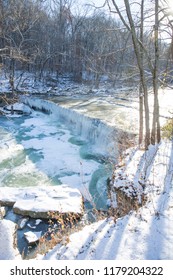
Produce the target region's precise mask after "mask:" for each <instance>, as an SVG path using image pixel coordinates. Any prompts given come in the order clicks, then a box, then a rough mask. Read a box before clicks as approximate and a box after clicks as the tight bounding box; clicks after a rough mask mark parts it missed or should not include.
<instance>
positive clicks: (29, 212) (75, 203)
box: [0, 185, 83, 219]
mask: <svg viewBox="0 0 173 280" xmlns="http://www.w3.org/2000/svg"><path fill="white" fill-rule="evenodd" d="M0 205H2V206H12V207H13V211H14V213H15V214H19V215H23V216H29V217H31V218H40V219H50V218H52V216H55V215H56V214H62V215H65V216H68V215H73V216H75V217H80V216H82V214H83V198H82V195H81V193H80V191H79V190H78V189H74V188H70V187H69V186H67V185H59V186H46V187H26V188H8V187H4V188H1V189H0Z"/></svg>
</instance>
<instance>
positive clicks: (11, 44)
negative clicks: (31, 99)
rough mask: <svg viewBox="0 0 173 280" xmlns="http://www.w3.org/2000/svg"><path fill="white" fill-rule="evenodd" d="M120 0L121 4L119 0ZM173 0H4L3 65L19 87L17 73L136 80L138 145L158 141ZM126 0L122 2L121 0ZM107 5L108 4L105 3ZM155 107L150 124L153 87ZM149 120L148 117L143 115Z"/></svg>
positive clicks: (0, 17) (0, 0) (0, 23)
mask: <svg viewBox="0 0 173 280" xmlns="http://www.w3.org/2000/svg"><path fill="white" fill-rule="evenodd" d="M118 2H121V4H118ZM168 2H169V1H168V0H152V1H148V0H139V1H133V0H123V1H115V0H106V1H105V3H104V5H103V8H104V9H102V8H96V7H94V6H92V5H85V6H83V7H81V6H80V5H79V3H78V5H77V3H76V1H74V0H13V1H12V0H0V67H1V69H3V71H4V72H5V73H6V75H7V76H8V79H9V84H10V86H11V90H12V93H13V92H14V91H15V84H14V79H15V73H16V71H19V70H20V72H19V73H20V76H21V77H22V75H23V74H24V73H25V72H30V73H33V74H34V75H35V79H44V81H45V82H46V83H49V82H50V81H51V83H53V82H54V79H56V81H57V79H58V78H59V77H61V76H62V75H63V74H68V75H70V76H71V78H72V79H73V80H74V81H75V82H78V83H81V82H83V81H85V82H90V83H92V84H94V86H95V87H99V83H100V82H101V81H109V82H110V83H111V85H112V86H119V85H122V84H123V85H124V84H126V83H128V85H134V86H138V87H139V104H140V107H139V112H140V121H139V144H141V143H142V141H143V139H144V141H145V148H146V149H147V147H148V146H149V145H150V143H152V144H155V143H156V142H157V143H159V142H160V139H161V136H160V123H159V100H158V88H159V87H160V85H167V84H168V83H169V84H171V82H172V58H173V43H172V41H173V35H172V32H173V20H172V14H171V13H172V12H171V9H170V8H169V3H168ZM122 4H123V5H122ZM105 8H106V9H105ZM149 88H152V92H153V94H154V95H153V96H154V109H153V120H152V125H151V124H150V123H149V114H150V112H149V104H148V91H149ZM144 120H145V121H144Z"/></svg>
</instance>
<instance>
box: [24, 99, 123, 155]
mask: <svg viewBox="0 0 173 280" xmlns="http://www.w3.org/2000/svg"><path fill="white" fill-rule="evenodd" d="M21 99H22V100H21V101H22V102H23V103H25V104H26V105H28V106H30V107H31V108H33V109H36V110H41V111H45V112H47V113H48V114H52V116H53V117H54V118H57V119H58V120H59V121H60V122H62V123H64V124H65V125H66V126H67V127H68V128H69V129H70V130H71V131H72V132H73V133H74V134H75V135H79V136H80V137H81V138H82V139H84V140H87V141H88V142H89V144H90V145H91V147H92V149H93V150H94V152H95V153H98V154H101V155H104V156H106V157H114V158H117V153H118V149H117V133H118V130H117V129H115V127H111V126H109V125H107V124H106V123H104V122H103V121H101V120H100V119H97V118H91V117H88V116H85V115H82V114H80V113H79V112H76V111H75V110H72V109H68V108H64V107H62V106H60V105H58V104H55V103H53V102H52V101H47V100H43V99H40V98H35V97H30V96H23V97H22V98H21Z"/></svg>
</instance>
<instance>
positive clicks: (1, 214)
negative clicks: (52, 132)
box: [0, 206, 7, 220]
mask: <svg viewBox="0 0 173 280" xmlns="http://www.w3.org/2000/svg"><path fill="white" fill-rule="evenodd" d="M6 213H7V207H4V206H3V207H0V220H1V219H3V218H4V217H5V215H6Z"/></svg>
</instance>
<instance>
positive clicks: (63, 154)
mask: <svg viewBox="0 0 173 280" xmlns="http://www.w3.org/2000/svg"><path fill="white" fill-rule="evenodd" d="M0 153H1V158H0V187H5V186H8V187H28V186H36V187H37V186H42V185H44V186H45V185H47V186H49V185H57V186H58V185H60V184H62V183H65V184H68V185H69V186H71V187H72V188H78V189H80V191H81V192H82V194H83V195H84V197H85V198H86V199H87V200H89V201H90V203H92V204H94V205H95V206H96V207H97V208H98V209H100V208H102V209H105V208H106V207H107V195H106V193H107V179H108V177H109V176H110V175H111V163H110V162H109V160H106V159H105V158H104V157H102V156H101V155H99V154H98V153H97V154H95V153H93V150H92V149H91V145H90V142H88V141H87V139H82V138H81V137H80V135H78V136H77V135H76V134H73V132H72V131H70V130H69V129H68V128H67V127H66V126H65V124H64V123H63V122H62V121H61V122H60V121H59V120H58V119H57V118H56V117H55V116H54V115H53V114H52V115H48V114H44V113H42V112H36V111H33V113H32V114H31V115H30V116H21V117H8V118H7V117H5V116H1V117H0Z"/></svg>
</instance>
